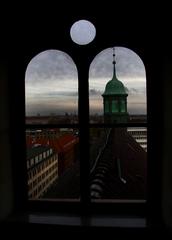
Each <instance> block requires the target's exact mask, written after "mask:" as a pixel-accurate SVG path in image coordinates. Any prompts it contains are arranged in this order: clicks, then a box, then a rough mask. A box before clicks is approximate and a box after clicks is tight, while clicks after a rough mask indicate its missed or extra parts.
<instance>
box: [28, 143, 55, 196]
mask: <svg viewBox="0 0 172 240" xmlns="http://www.w3.org/2000/svg"><path fill="white" fill-rule="evenodd" d="M27 172H28V198H29V199H35V198H36V199H37V198H40V197H41V196H43V195H44V194H45V193H46V192H47V190H48V189H49V188H50V186H51V185H52V184H53V182H54V181H55V180H56V179H57V178H58V154H57V153H55V152H54V150H53V149H52V148H51V147H48V146H40V145H35V146H33V147H31V148H27Z"/></svg>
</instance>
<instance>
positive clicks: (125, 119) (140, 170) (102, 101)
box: [89, 47, 147, 201]
mask: <svg viewBox="0 0 172 240" xmlns="http://www.w3.org/2000/svg"><path fill="white" fill-rule="evenodd" d="M89 108H90V111H89V112H90V169H91V170H90V178H91V183H90V191H91V198H92V201H94V200H95V199H96V201H97V200H102V199H103V200H109V199H111V200H112V199H115V200H116V199H118V200H121V199H124V200H129V199H130V200H136V199H137V200H141V201H142V200H145V199H146V181H147V179H146V165H147V125H146V124H147V96H146V76H145V67H144V64H143V62H142V60H141V59H140V57H139V56H138V55H137V54H136V53H135V52H133V51H132V50H130V49H128V48H124V47H113V48H107V49H105V50H103V51H102V52H100V53H99V54H98V55H97V56H96V57H95V58H94V60H93V61H92V63H91V65H90V70H89ZM138 133H139V134H138ZM131 179H132V180H131Z"/></svg>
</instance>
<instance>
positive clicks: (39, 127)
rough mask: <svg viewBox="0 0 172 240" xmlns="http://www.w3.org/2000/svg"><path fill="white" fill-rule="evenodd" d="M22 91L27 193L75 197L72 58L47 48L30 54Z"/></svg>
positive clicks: (75, 113)
mask: <svg viewBox="0 0 172 240" xmlns="http://www.w3.org/2000/svg"><path fill="white" fill-rule="evenodd" d="M25 93H26V94H25V100H26V146H27V171H28V198H29V199H53V198H55V199H63V200H64V199H78V198H79V191H77V192H76V191H74V190H73V189H74V187H75V188H76V189H79V184H80V181H79V156H78V148H79V136H78V126H77V124H78V77H77V69H76V66H75V64H74V62H73V60H72V59H71V57H70V56H69V55H68V54H66V53H64V52H62V51H59V50H46V51H44V52H41V53H39V54H38V55H36V56H35V57H34V58H32V60H31V61H30V63H29V64H28V66H27V70H26V75H25ZM67 171H70V174H71V175H72V174H73V178H72V181H71V180H69V179H68V177H67V176H66V172H67ZM35 172H37V174H35ZM76 173H77V174H76Z"/></svg>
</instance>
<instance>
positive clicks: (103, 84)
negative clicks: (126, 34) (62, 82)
mask: <svg viewBox="0 0 172 240" xmlns="http://www.w3.org/2000/svg"><path fill="white" fill-rule="evenodd" d="M113 49H114V53H113ZM116 101H117V102H118V103H117V102H116ZM146 105H147V103H146V74H145V67H144V64H143V62H142V60H141V59H140V57H139V56H138V55H137V54H136V53H135V52H133V51H132V50H130V49H128V48H124V47H114V48H107V49H105V50H103V51H102V52H100V53H99V54H98V55H97V56H96V57H95V58H94V60H93V62H92V63H91V65H90V70H89V107H90V122H92V121H93V119H94V122H96V121H95V117H97V121H100V119H101V121H102V122H103V120H104V115H106V113H109V112H111V113H115V114H116V113H127V115H128V119H127V122H130V121H134V120H135V121H139V122H140V121H142V122H143V121H144V122H146V116H147V107H146ZM121 119H125V118H121ZM116 122H119V121H116ZM124 122H126V121H124Z"/></svg>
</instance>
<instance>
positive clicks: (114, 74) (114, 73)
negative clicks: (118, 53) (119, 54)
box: [112, 48, 116, 79]
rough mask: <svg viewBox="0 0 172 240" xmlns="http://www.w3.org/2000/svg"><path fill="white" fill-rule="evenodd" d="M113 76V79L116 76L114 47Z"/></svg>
mask: <svg viewBox="0 0 172 240" xmlns="http://www.w3.org/2000/svg"><path fill="white" fill-rule="evenodd" d="M112 63H113V78H112V79H115V78H116V69H115V64H116V62H115V48H113V62H112Z"/></svg>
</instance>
